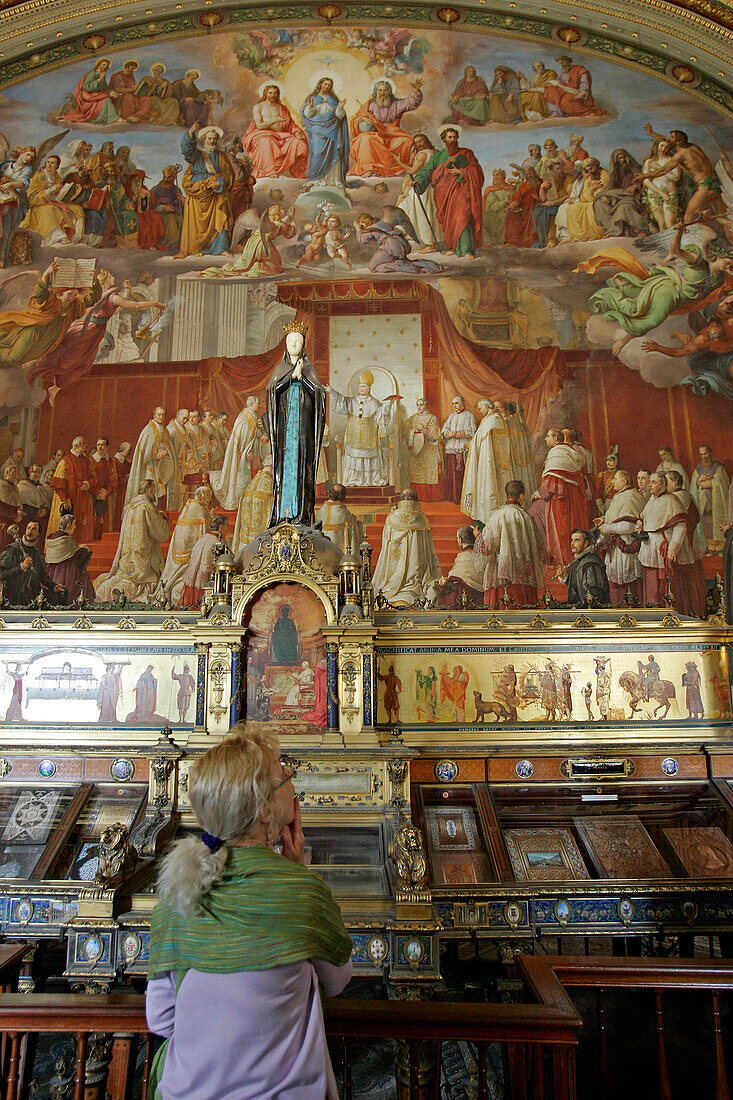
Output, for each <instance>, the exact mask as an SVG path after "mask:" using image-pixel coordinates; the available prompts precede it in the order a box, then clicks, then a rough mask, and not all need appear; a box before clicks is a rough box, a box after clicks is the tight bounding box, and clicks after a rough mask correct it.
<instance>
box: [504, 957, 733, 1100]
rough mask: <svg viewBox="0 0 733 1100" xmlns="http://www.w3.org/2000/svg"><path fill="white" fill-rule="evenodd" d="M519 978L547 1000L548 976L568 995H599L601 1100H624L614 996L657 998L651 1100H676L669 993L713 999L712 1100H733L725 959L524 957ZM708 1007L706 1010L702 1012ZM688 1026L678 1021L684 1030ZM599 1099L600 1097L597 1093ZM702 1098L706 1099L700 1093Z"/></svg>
mask: <svg viewBox="0 0 733 1100" xmlns="http://www.w3.org/2000/svg"><path fill="white" fill-rule="evenodd" d="M517 965H518V968H519V972H520V974H521V975H522V978H523V979H524V981H525V983H526V985H527V986H528V987H529V988H530V989H531V990H533V991H534V993H535V996H541V993H542V990H543V989H544V988H545V986H546V983H547V981H548V974H552V975H553V976H554V977H555V978H557V979H559V981H560V983H561V984H562V986H563V988H564V989H581V988H582V989H594V990H596V1019H597V1036H596V1042H597V1063H596V1064H597V1066H598V1074H597V1080H596V1081H595V1082H594V1083H593V1085H594V1088H597V1089H598V1095H599V1096H600V1098H601V1100H611V1098H612V1097H615V1096H616V1095H618V1092H617V1091H616V1089H615V1087H614V1072H613V1067H614V1065H615V1064H617V1062H618V1060H619V1058H620V1057H621V1055H622V1054H623V1055H624V1056H626V1053H627V1052H626V1051H624V1052H621V1051H616V1052H614V1056H613V1057H611V1058H610V1059H609V1051H608V995H609V994H612V993H613V991H614V990H633V991H634V992H637V993H642V992H649V993H652V994H653V995H654V1025H655V1034H656V1055H657V1087H656V1091H655V1090H654V1089H653V1088H651V1087H650V1088H647V1089H646V1090H645V1091H646V1094H647V1095H649V1096H652V1097H655V1096H656V1097H657V1098H658V1100H672V1087H671V1083H670V1076H669V1069H668V1059H667V1047H666V1040H665V1025H664V1005H663V996H664V994H665V993H670V992H673V991H674V992H681V991H684V992H685V993H690V992H694V993H700V994H701V995H703V994H709V996H710V1002H711V1004H710V1007H711V1010H712V1029H711V1036H710V1045H711V1051H710V1053H711V1055H712V1058H713V1063H712V1064H713V1065H714V1067H715V1085H714V1092H713V1094H712V1097H711V1100H731V1093H730V1088H729V1085H728V1074H727V1070H726V1065H725V1046H724V1038H723V1029H722V1024H721V1004H720V995H721V993H724V992H728V993H730V992H733V962H727V961H724V960H720V959H717V960H716V959H641V958H639V959H635V958H616V957H613V958H607V957H595V958H594V957H593V956H590V957H583V956H577V957H576V956H568V955H522V956H520V957H519V958H518V959H517ZM701 1007H702V1006H701ZM680 1025H682V1026H684V1022H683V1021H679V1020H678V1024H677V1026H678V1030H679V1027H680ZM594 1095H595V1091H594ZM698 1095H702V1093H698Z"/></svg>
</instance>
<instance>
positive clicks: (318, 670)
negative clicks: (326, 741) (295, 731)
mask: <svg viewBox="0 0 733 1100" xmlns="http://www.w3.org/2000/svg"><path fill="white" fill-rule="evenodd" d="M313 687H314V689H315V692H316V700H315V703H314V704H313V710H309V711H308V713H307V714H304V715H303V721H304V722H310V724H311V725H312V726H316V727H317V728H318V729H321V730H322V729H325V728H326V695H327V691H326V658H325V657H321V659H320V661H319V662H318V664H317V665H316V667H315V669H314V670H313Z"/></svg>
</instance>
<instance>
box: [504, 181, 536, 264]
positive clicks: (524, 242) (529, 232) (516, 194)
mask: <svg viewBox="0 0 733 1100" xmlns="http://www.w3.org/2000/svg"><path fill="white" fill-rule="evenodd" d="M539 201H540V177H539V176H538V175H537V173H536V172H535V170H534V168H526V169H525V170H524V179H523V180H522V182H521V183H519V184H517V185H516V186H515V188H514V190H513V191H512V193H511V194H510V196H509V202H508V203H507V207H506V225H505V228H504V244H513V245H515V247H516V248H531V246H532V245H533V244H534V242H535V241H536V240H537V232H536V230H535V227H534V222H533V220H532V211H533V210H534V208H535V206H536V205H537V203H538V202H539Z"/></svg>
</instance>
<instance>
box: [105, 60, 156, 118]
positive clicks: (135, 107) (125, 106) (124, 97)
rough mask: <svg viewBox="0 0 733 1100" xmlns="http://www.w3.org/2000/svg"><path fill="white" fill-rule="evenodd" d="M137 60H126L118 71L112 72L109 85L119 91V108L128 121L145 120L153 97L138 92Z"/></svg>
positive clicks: (113, 89) (114, 90)
mask: <svg viewBox="0 0 733 1100" xmlns="http://www.w3.org/2000/svg"><path fill="white" fill-rule="evenodd" d="M138 67H139V66H138V63H137V61H126V62H125V64H124V65H123V66H122V69H121V71H120V72H118V73H112V76H111V77H110V78H109V86H110V89H111V90H112V91H113V92H117V109H118V111H119V112H120V115H121V116H122V118H124V120H125V121H126V122H143V121H144V120H145V119H146V118H147V117H148V115H149V114H150V108H151V106H152V102H153V101H152V99H151V98H150V96H149V95H138V94H137V80H136V79H135V70H136V69H137V68H138Z"/></svg>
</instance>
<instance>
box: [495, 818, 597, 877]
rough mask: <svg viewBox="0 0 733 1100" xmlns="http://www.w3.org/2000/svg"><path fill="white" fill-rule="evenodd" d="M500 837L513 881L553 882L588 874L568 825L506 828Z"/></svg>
mask: <svg viewBox="0 0 733 1100" xmlns="http://www.w3.org/2000/svg"><path fill="white" fill-rule="evenodd" d="M504 839H505V840H506V846H507V850H508V852H509V858H510V859H511V861H512V868H513V870H514V875H515V877H516V879H517V882H557V881H563V880H566V879H586V878H588V877H589V875H588V868H587V867H586V865H585V863H584V862H583V857H582V856H581V854H580V851H579V850H578V845H577V844H576V842H575V837H574V836H573V834H572V833H571V832H570V830H569V829H561V828H557V829H552V828H544V829H506V830H505V832H504Z"/></svg>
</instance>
